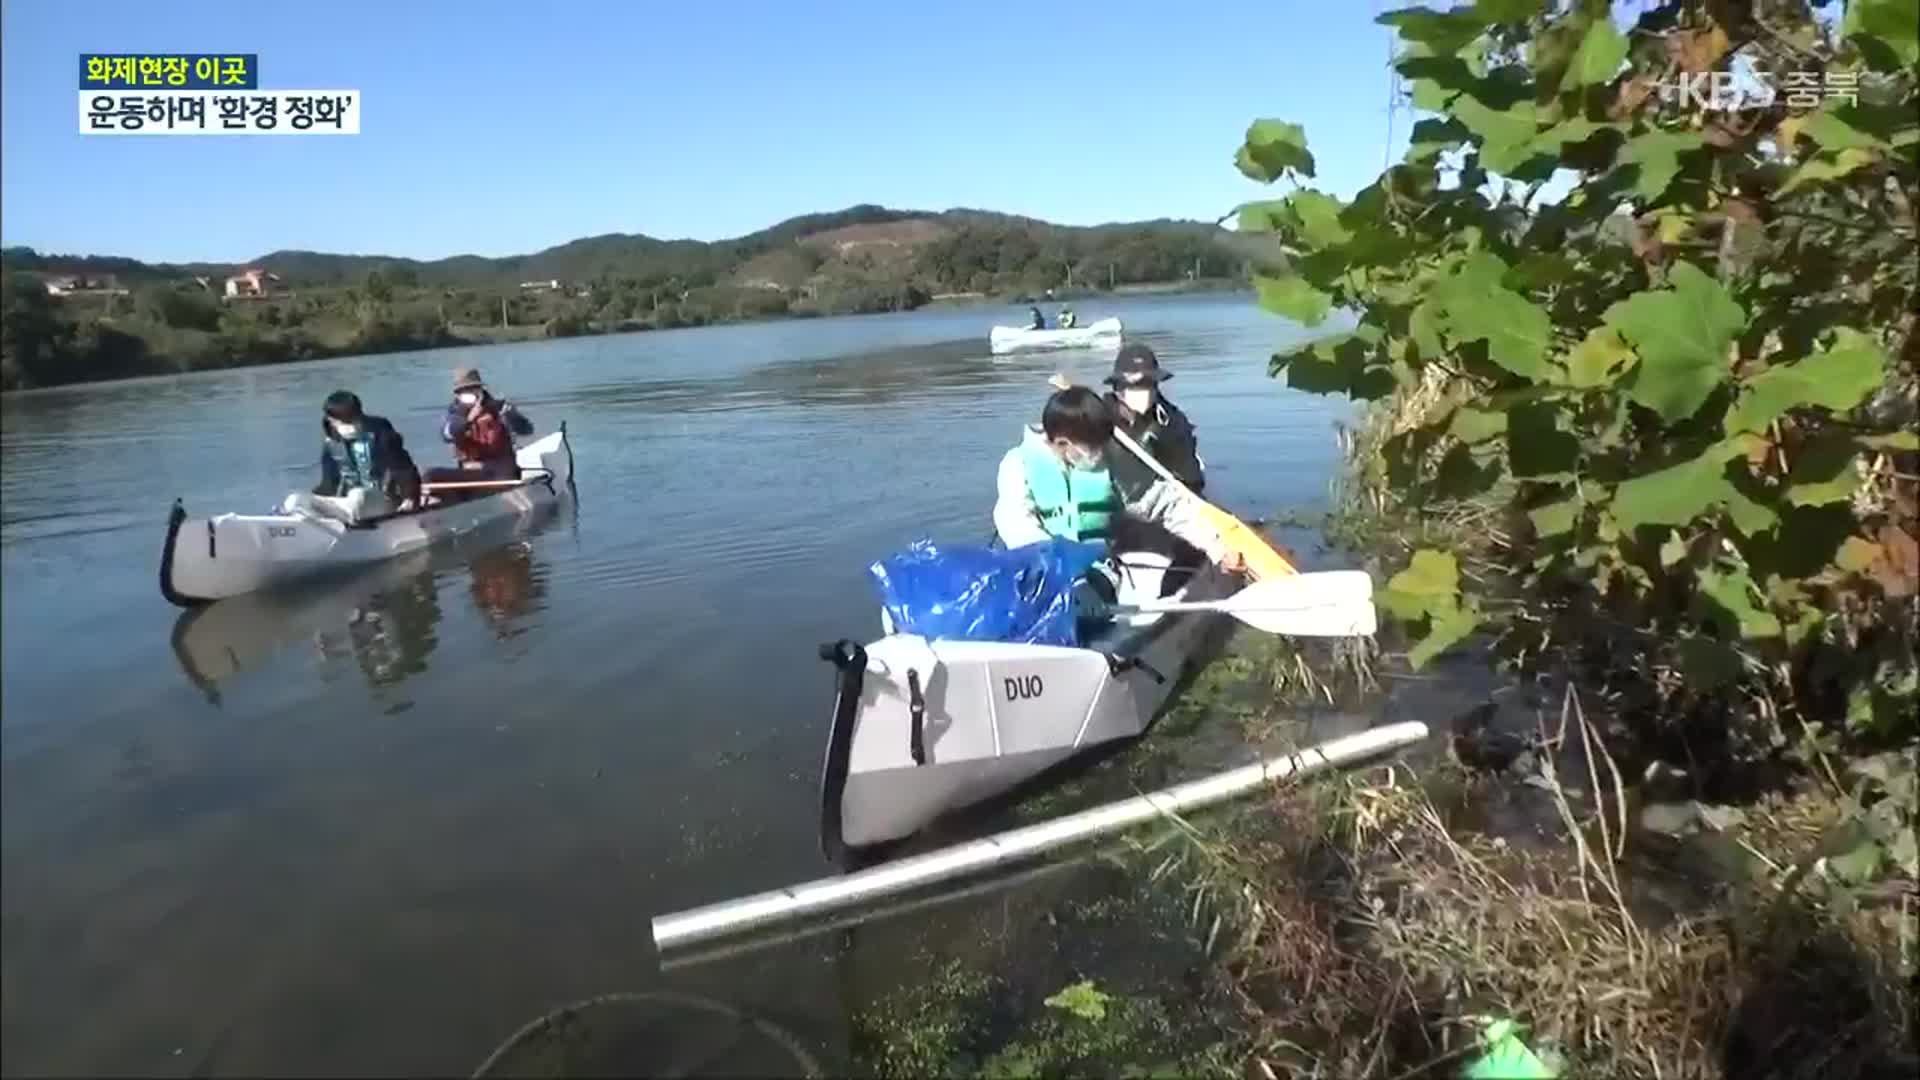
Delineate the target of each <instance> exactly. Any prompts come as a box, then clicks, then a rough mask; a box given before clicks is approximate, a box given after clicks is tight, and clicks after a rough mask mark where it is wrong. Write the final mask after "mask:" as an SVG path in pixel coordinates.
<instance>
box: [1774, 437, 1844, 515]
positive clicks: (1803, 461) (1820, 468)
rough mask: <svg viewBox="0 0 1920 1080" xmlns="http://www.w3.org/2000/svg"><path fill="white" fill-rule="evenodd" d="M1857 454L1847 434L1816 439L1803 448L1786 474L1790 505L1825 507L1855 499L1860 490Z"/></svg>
mask: <svg viewBox="0 0 1920 1080" xmlns="http://www.w3.org/2000/svg"><path fill="white" fill-rule="evenodd" d="M1858 453H1859V451H1858V450H1857V449H1856V448H1855V446H1854V443H1853V440H1852V439H1849V438H1847V437H1846V436H1844V435H1839V436H1838V437H1827V438H1820V439H1816V440H1814V441H1813V442H1812V443H1811V444H1809V445H1807V446H1805V447H1803V448H1802V449H1801V451H1800V454H1799V457H1798V459H1797V460H1795V461H1794V463H1793V471H1792V472H1791V473H1789V474H1788V475H1787V485H1788V487H1787V502H1789V503H1791V504H1792V505H1794V506H1826V505H1828V504H1831V503H1843V502H1846V501H1848V500H1850V499H1852V498H1853V493H1854V491H1856V490H1857V489H1858V488H1859V487H1860V470H1859V468H1858V461H1857V455H1858Z"/></svg>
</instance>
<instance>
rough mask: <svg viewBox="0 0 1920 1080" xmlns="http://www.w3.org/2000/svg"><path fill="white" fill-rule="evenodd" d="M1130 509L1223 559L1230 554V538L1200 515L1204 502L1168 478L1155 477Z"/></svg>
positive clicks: (1213, 558)
mask: <svg viewBox="0 0 1920 1080" xmlns="http://www.w3.org/2000/svg"><path fill="white" fill-rule="evenodd" d="M1127 510H1128V511H1129V512H1130V513H1132V514H1133V515H1134V516H1136V517H1139V518H1142V519H1144V520H1147V521H1151V522H1154V523H1156V524H1158V525H1162V526H1164V527H1165V528H1166V530H1167V531H1168V532H1170V533H1172V534H1173V535H1175V536H1177V537H1179V538H1180V539H1182V540H1185V541H1186V542H1187V543H1189V544H1192V545H1193V546H1194V547H1197V548H1199V549H1200V550H1201V551H1203V552H1205V553H1206V555H1207V558H1209V559H1211V560H1213V561H1214V562H1219V561H1220V560H1221V559H1224V558H1226V557H1227V545H1226V541H1224V540H1222V539H1221V538H1220V533H1219V532H1218V531H1216V530H1215V529H1214V527H1213V526H1212V525H1209V524H1207V520H1206V519H1205V518H1203V517H1201V516H1200V502H1199V500H1198V499H1196V498H1194V497H1193V496H1192V495H1190V494H1188V493H1187V492H1185V491H1182V490H1180V489H1179V488H1176V487H1174V486H1173V485H1172V484H1169V483H1167V482H1166V481H1165V480H1155V481H1154V482H1153V486H1152V487H1149V488H1148V489H1147V490H1146V492H1145V493H1143V494H1142V495H1141V496H1140V498H1139V499H1138V500H1136V501H1135V502H1133V503H1130V504H1129V505H1128V506H1127Z"/></svg>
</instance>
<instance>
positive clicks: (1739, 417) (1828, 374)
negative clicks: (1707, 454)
mask: <svg viewBox="0 0 1920 1080" xmlns="http://www.w3.org/2000/svg"><path fill="white" fill-rule="evenodd" d="M1886 367H1887V355H1886V353H1885V352H1883V351H1882V350H1881V348H1880V345H1879V343H1878V342H1876V341H1874V340H1873V339H1872V338H1871V337H1868V336H1867V335H1866V334H1863V333H1861V332H1860V331H1858V330H1855V329H1853V328H1851V327H1841V328H1840V329H1839V330H1836V331H1835V332H1834V341H1833V344H1832V345H1830V346H1828V347H1827V348H1826V349H1823V350H1821V351H1820V352H1817V353H1815V354H1814V355H1812V356H1809V357H1807V358H1806V359H1804V360H1801V361H1800V362H1799V363H1796V364H1788V365H1783V366H1780V367H1773V368H1768V369H1767V370H1766V371H1763V372H1761V373H1760V374H1758V375H1756V376H1754V377H1753V378H1751V379H1749V380H1747V384H1746V387H1745V391H1744V392H1743V393H1742V394H1741V396H1740V400H1739V401H1738V402H1737V403H1736V404H1735V405H1734V407H1733V410H1732V411H1731V412H1729V413H1728V414H1727V423H1726V429H1727V432H1728V433H1729V434H1731V433H1733V432H1738V431H1765V430H1766V428H1767V425H1768V424H1771V423H1772V422H1773V421H1774V420H1775V419H1777V418H1779V417H1780V416H1781V415H1783V414H1784V413H1786V411H1787V410H1788V409H1794V408H1799V407H1801V406H1806V405H1813V406H1818V407H1820V408H1823V409H1828V410H1831V411H1833V412H1846V411H1847V410H1848V409H1851V408H1853V407H1854V406H1856V405H1858V404H1860V403H1861V402H1862V401H1865V400H1866V399H1867V395H1869V394H1871V393H1873V391H1874V389H1875V388H1876V387H1878V386H1879V385H1880V383H1881V381H1882V380H1884V379H1885V378H1886Z"/></svg>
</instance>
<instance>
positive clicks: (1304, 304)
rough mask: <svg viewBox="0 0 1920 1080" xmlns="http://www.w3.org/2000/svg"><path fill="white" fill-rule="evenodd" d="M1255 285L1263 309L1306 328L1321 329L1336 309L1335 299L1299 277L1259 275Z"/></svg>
mask: <svg viewBox="0 0 1920 1080" xmlns="http://www.w3.org/2000/svg"><path fill="white" fill-rule="evenodd" d="M1253 284H1254V288H1255V289H1256V290H1258V291H1259V294H1260V306H1261V307H1263V308H1266V309H1267V310H1268V311H1271V312H1273V313H1274V314H1276V315H1279V316H1280V317H1281V318H1285V319H1292V320H1293V321H1294V322H1297V323H1300V324H1301V325H1302V326H1319V325H1320V324H1321V323H1322V322H1324V321H1326V318H1327V312H1329V311H1331V310H1332V309H1333V298H1332V297H1329V296H1328V295H1327V294H1326V293H1323V292H1321V291H1320V290H1319V289H1316V288H1314V287H1313V286H1311V285H1309V284H1307V282H1306V279H1305V278H1302V277H1300V276H1298V275H1296V274H1290V275H1288V276H1286V277H1283V278H1276V277H1268V276H1267V275H1265V274H1255V275H1254V278H1253Z"/></svg>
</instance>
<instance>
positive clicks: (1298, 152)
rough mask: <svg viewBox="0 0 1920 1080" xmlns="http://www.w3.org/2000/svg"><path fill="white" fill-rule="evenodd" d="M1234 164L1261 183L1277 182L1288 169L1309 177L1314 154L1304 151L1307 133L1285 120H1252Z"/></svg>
mask: <svg viewBox="0 0 1920 1080" xmlns="http://www.w3.org/2000/svg"><path fill="white" fill-rule="evenodd" d="M1234 164H1236V165H1238V166H1239V167H1240V171H1241V172H1243V173H1245V174H1246V175H1248V176H1249V177H1252V178H1253V179H1255V180H1258V181H1260V182H1261V183H1263V184H1270V183H1272V182H1273V181H1275V180H1277V179H1279V178H1280V177H1281V176H1282V175H1283V174H1285V173H1286V171H1287V170H1288V169H1292V170H1293V171H1295V172H1297V173H1299V174H1300V175H1302V176H1312V175H1313V155H1312V154H1311V153H1309V152H1308V151H1307V131H1306V129H1305V128H1303V127H1301V126H1300V125H1299V124H1289V123H1287V122H1286V121H1284V120H1271V119H1262V120H1255V121H1254V122H1253V124H1252V125H1251V126H1250V127H1248V128H1247V141H1246V143H1245V145H1243V146H1241V147H1240V153H1239V156H1237V157H1236V158H1235V159H1234Z"/></svg>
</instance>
